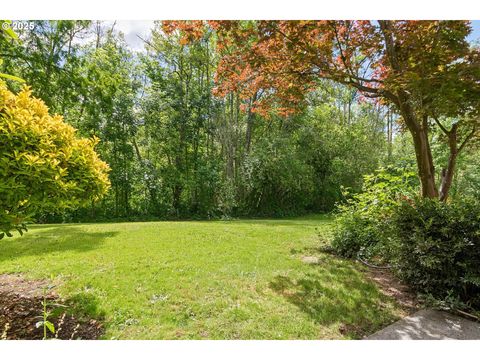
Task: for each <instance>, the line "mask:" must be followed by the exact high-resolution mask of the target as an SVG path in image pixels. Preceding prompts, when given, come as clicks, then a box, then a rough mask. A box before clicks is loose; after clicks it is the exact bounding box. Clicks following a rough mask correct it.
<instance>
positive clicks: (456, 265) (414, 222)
mask: <svg viewBox="0 0 480 360" xmlns="http://www.w3.org/2000/svg"><path fill="white" fill-rule="evenodd" d="M479 205H480V204H479V203H478V199H477V200H476V201H474V200H466V201H457V202H454V203H451V204H448V203H447V204H446V203H443V202H439V201H433V200H417V201H412V202H402V203H401V205H400V206H399V207H398V209H397V210H396V211H395V213H394V215H393V217H392V222H391V223H392V226H393V233H394V234H395V237H394V238H393V240H394V241H393V242H392V247H393V249H394V250H393V251H394V253H395V256H394V261H393V264H394V266H395V269H396V271H397V273H398V275H399V276H400V277H401V278H403V279H405V280H406V281H407V282H408V283H409V284H411V285H412V286H413V288H414V289H416V290H417V291H419V292H420V293H423V294H429V295H431V296H433V297H434V298H436V299H441V300H445V301H450V302H451V303H453V304H456V303H457V304H458V303H459V302H463V303H464V304H465V306H467V307H469V308H475V309H477V310H478V309H480V211H479V209H480V207H479ZM449 305H452V304H449Z"/></svg>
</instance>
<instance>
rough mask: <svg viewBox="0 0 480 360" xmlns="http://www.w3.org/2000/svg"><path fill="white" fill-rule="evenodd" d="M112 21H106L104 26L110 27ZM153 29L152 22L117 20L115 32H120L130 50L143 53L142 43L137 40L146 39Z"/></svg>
mask: <svg viewBox="0 0 480 360" xmlns="http://www.w3.org/2000/svg"><path fill="white" fill-rule="evenodd" d="M113 23H114V21H106V22H105V25H107V26H112V25H113ZM153 27H154V21H153V20H117V21H116V22H115V30H117V31H121V32H122V33H123V34H124V36H125V41H126V42H127V44H128V46H129V47H130V49H131V50H134V51H143V49H144V46H143V45H144V43H143V41H142V40H141V39H140V38H139V36H140V37H141V38H142V39H146V38H148V36H149V35H150V31H151V30H152V29H153Z"/></svg>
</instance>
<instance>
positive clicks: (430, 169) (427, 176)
mask: <svg viewBox="0 0 480 360" xmlns="http://www.w3.org/2000/svg"><path fill="white" fill-rule="evenodd" d="M412 137H413V143H414V146H415V155H416V157H417V166H418V175H419V177H420V184H421V189H422V197H424V198H430V199H435V198H438V190H437V185H436V184H435V168H434V166H433V158H432V152H431V149H430V144H429V140H428V133H427V131H426V129H423V128H420V129H418V131H415V132H412Z"/></svg>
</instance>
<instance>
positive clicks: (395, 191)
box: [331, 167, 416, 261]
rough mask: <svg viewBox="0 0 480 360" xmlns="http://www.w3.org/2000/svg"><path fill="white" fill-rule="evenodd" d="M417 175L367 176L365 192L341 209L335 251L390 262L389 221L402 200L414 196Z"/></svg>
mask: <svg viewBox="0 0 480 360" xmlns="http://www.w3.org/2000/svg"><path fill="white" fill-rule="evenodd" d="M415 188H416V176H415V173H414V172H410V171H405V170H403V169H398V168H394V167H387V168H381V169H379V170H377V171H376V172H375V174H373V175H368V176H365V177H364V184H363V192H362V193H360V194H356V195H353V196H352V197H351V198H350V199H349V200H348V201H347V202H346V203H345V204H342V205H340V206H339V207H338V215H337V217H336V220H335V230H334V233H333V235H334V236H333V240H332V243H331V245H332V247H333V250H334V251H335V252H336V253H337V254H339V255H341V256H345V257H351V258H356V257H358V256H360V257H361V258H363V259H376V260H377V261H388V260H389V258H390V256H391V255H390V250H391V249H390V246H389V242H390V239H391V236H392V234H391V233H390V231H389V229H390V225H389V221H390V218H391V215H392V213H393V211H394V210H395V208H396V207H397V206H398V203H399V201H400V199H403V198H410V197H412V196H414V194H415Z"/></svg>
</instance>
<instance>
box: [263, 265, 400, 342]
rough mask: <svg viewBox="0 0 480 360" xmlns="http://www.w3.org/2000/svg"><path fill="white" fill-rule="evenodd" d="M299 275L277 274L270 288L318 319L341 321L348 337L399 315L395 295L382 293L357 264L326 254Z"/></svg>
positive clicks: (372, 329) (361, 333) (322, 323)
mask: <svg viewBox="0 0 480 360" xmlns="http://www.w3.org/2000/svg"><path fill="white" fill-rule="evenodd" d="M323 260H324V261H321V263H320V264H316V265H309V266H310V267H311V268H310V270H309V271H307V272H306V273H304V274H302V275H298V276H297V277H287V276H277V277H275V278H274V279H273V281H271V283H270V288H271V289H272V290H274V291H275V292H277V293H278V294H281V295H282V296H284V297H285V298H286V299H287V300H288V301H289V302H290V303H292V304H294V305H296V306H297V307H298V308H299V309H300V310H302V311H303V312H305V313H306V314H307V315H308V316H309V317H310V318H312V319H313V320H314V321H315V322H316V323H318V324H321V325H325V326H328V325H331V324H335V323H339V326H340V327H339V330H340V332H341V333H342V334H343V335H345V336H346V337H348V338H354V339H358V338H362V337H363V336H365V335H367V334H370V333H372V332H374V331H376V330H378V329H380V328H381V327H382V326H384V325H386V324H389V323H391V322H393V321H394V320H397V319H398V316H397V315H395V314H394V311H393V310H394V304H393V301H392V300H391V299H388V298H386V296H384V295H383V294H381V293H380V292H379V291H378V289H377V288H376V286H375V285H374V284H373V283H371V282H369V281H368V280H366V279H365V278H364V277H363V276H362V274H361V273H359V272H358V271H357V270H356V269H355V267H354V266H353V264H348V263H346V262H342V261H340V260H338V259H335V258H333V257H330V256H328V257H325V258H324V259H323Z"/></svg>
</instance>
